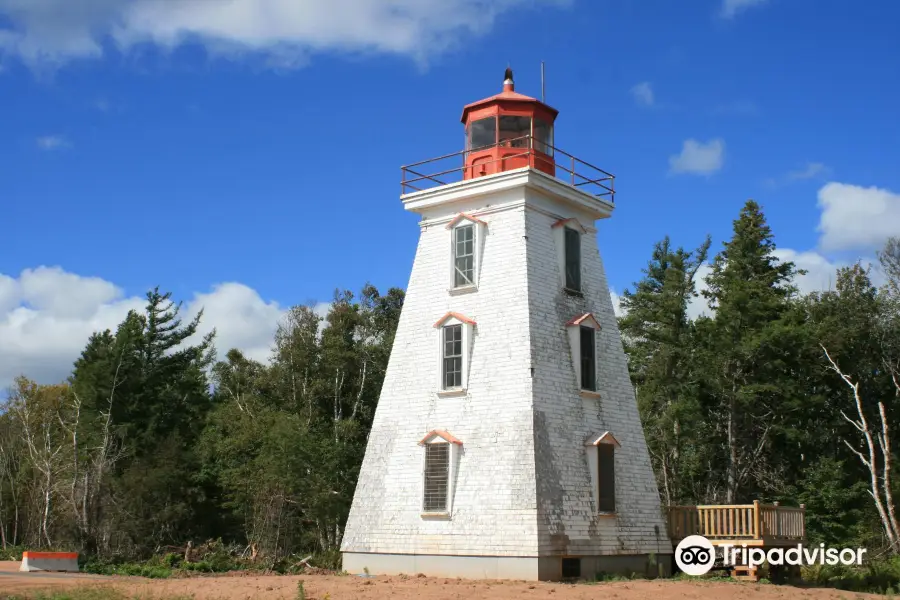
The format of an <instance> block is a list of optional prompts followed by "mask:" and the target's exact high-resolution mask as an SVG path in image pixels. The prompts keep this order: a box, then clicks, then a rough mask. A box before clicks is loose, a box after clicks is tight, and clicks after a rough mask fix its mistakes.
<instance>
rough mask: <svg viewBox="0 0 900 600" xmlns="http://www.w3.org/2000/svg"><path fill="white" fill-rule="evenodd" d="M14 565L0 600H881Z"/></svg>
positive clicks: (823, 594) (710, 588) (699, 587)
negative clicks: (137, 573)
mask: <svg viewBox="0 0 900 600" xmlns="http://www.w3.org/2000/svg"><path fill="white" fill-rule="evenodd" d="M16 569H18V563H0V598H2V597H3V596H4V595H5V594H12V593H23V592H28V591H37V590H48V589H59V588H61V587H66V588H68V587H73V586H85V585H88V586H114V587H117V588H120V589H122V590H123V591H125V592H127V593H128V594H129V595H132V594H134V595H139V596H142V597H151V598H161V597H165V596H170V595H181V596H193V597H194V598H196V599H197V600H206V599H209V600H213V599H222V600H251V599H254V600H255V599H257V598H259V599H261V600H280V599H284V600H293V599H294V598H296V597H297V582H298V581H303V584H304V589H305V591H306V597H307V598H308V599H309V600H325V599H326V598H327V599H328V600H345V599H347V600H350V599H359V600H376V599H378V600H383V599H384V598H402V599H408V598H428V600H461V599H466V600H468V599H472V600H481V599H484V600H520V599H524V600H527V599H528V598H551V599H553V600H596V599H597V598H612V599H615V600H645V599H647V598H650V599H652V600H685V599H697V600H722V599H726V600H730V599H734V600H776V599H794V598H799V599H805V600H838V599H844V600H851V599H853V600H855V599H857V598H883V596H876V595H872V594H856V593H852V592H841V591H838V590H827V589H802V588H796V587H791V586H776V585H758V584H751V583H708V582H690V581H671V580H660V581H627V582H614V583H598V584H559V583H538V582H534V583H532V582H519V581H469V580H463V579H444V578H430V577H400V576H394V577H370V578H363V577H356V576H352V575H343V576H341V575H303V576H278V575H267V576H254V575H247V574H243V573H241V574H231V575H222V576H218V577H191V578H186V579H168V580H149V579H140V578H137V577H101V576H91V575H84V574H77V575H76V574H55V573H53V574H51V573H45V574H38V573H21V574H20V573H18V572H17V571H16Z"/></svg>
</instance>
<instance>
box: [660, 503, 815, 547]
mask: <svg viewBox="0 0 900 600" xmlns="http://www.w3.org/2000/svg"><path fill="white" fill-rule="evenodd" d="M668 510H669V536H670V537H671V538H672V544H674V545H677V544H678V542H679V541H681V540H683V539H684V538H686V537H687V536H689V535H702V536H703V537H705V538H706V539H708V540H709V541H710V542H712V544H713V545H714V546H724V545H734V546H740V545H742V544H745V545H747V546H758V547H765V548H777V547H784V546H796V545H797V544H800V543H802V542H804V541H805V540H806V508H805V507H804V506H803V505H802V504H801V505H800V508H793V507H789V506H780V505H779V504H778V503H777V502H776V503H774V504H760V503H759V501H756V502H754V503H753V504H732V505H707V506H670V507H669V509H668Z"/></svg>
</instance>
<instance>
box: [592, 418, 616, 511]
mask: <svg viewBox="0 0 900 600" xmlns="http://www.w3.org/2000/svg"><path fill="white" fill-rule="evenodd" d="M584 445H585V449H586V451H587V463H588V469H589V471H590V475H591V496H592V497H593V498H594V506H595V507H596V511H597V513H598V514H601V515H612V514H614V513H615V512H616V450H617V449H618V448H621V445H620V444H619V440H617V439H616V438H615V437H614V436H613V434H612V433H610V432H609V431H605V432H603V433H602V434H600V435H596V434H594V435H591V436H590V437H588V439H587V441H586V442H585V444H584Z"/></svg>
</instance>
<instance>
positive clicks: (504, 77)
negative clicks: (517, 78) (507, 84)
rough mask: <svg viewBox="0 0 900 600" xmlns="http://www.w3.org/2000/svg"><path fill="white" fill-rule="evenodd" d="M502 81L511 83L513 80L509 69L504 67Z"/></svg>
mask: <svg viewBox="0 0 900 600" xmlns="http://www.w3.org/2000/svg"><path fill="white" fill-rule="evenodd" d="M503 80H504V81H507V80H509V81H512V80H513V74H512V69H511V68H509V67H506V73H505V74H504V75H503Z"/></svg>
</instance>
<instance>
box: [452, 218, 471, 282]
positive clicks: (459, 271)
mask: <svg viewBox="0 0 900 600" xmlns="http://www.w3.org/2000/svg"><path fill="white" fill-rule="evenodd" d="M474 284H475V225H474V224H471V225H463V226H461V227H457V228H455V229H454V230H453V287H463V286H466V285H474Z"/></svg>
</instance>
